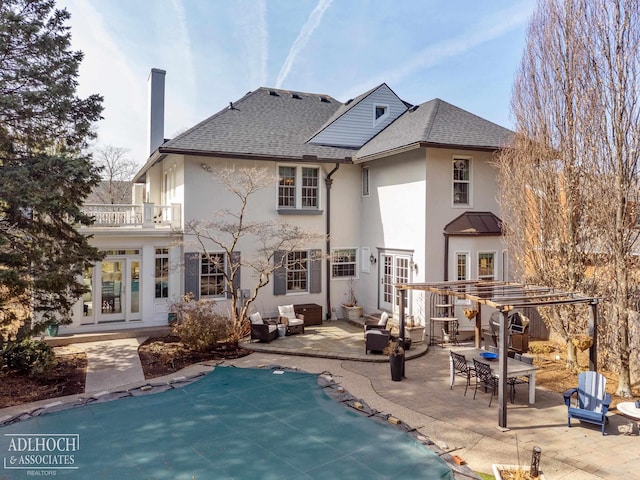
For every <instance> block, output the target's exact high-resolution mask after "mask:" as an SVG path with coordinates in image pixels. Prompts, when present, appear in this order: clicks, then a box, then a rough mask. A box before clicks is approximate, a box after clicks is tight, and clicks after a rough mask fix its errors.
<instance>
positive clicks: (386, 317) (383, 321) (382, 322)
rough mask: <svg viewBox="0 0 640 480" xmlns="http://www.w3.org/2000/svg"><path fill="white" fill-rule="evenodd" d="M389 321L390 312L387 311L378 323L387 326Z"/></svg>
mask: <svg viewBox="0 0 640 480" xmlns="http://www.w3.org/2000/svg"><path fill="white" fill-rule="evenodd" d="M388 321H389V314H388V313H387V312H382V314H381V315H380V320H379V321H378V325H380V326H381V327H386V326H387V322H388Z"/></svg>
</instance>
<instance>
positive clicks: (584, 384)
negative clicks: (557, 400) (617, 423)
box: [564, 371, 611, 435]
mask: <svg viewBox="0 0 640 480" xmlns="http://www.w3.org/2000/svg"><path fill="white" fill-rule="evenodd" d="M606 387H607V378H606V377H605V376H604V375H601V374H600V373H598V372H591V371H589V372H582V373H581V374H580V375H578V388H570V389H569V390H567V391H566V392H565V393H564V403H565V404H566V405H567V409H568V413H567V425H568V426H569V427H571V419H572V418H576V419H578V420H580V421H582V422H589V423H593V424H596V425H600V426H601V427H602V435H604V426H605V424H606V423H607V422H608V421H609V419H608V418H607V412H608V411H609V404H610V403H611V396H610V395H609V394H608V393H606ZM574 394H575V395H576V399H575V401H574V403H573V406H572V405H571V403H572V402H571V397H573V395H574Z"/></svg>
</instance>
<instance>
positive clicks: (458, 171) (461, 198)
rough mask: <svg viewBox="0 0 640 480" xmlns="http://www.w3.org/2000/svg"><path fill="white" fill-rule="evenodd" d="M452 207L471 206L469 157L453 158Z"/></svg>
mask: <svg viewBox="0 0 640 480" xmlns="http://www.w3.org/2000/svg"><path fill="white" fill-rule="evenodd" d="M452 178H453V188H452V192H453V205H454V206H469V205H471V157H453V162H452Z"/></svg>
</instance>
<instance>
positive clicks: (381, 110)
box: [373, 104, 389, 126]
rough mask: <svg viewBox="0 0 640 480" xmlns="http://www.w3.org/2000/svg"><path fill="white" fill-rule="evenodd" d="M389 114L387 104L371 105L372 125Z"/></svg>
mask: <svg viewBox="0 0 640 480" xmlns="http://www.w3.org/2000/svg"><path fill="white" fill-rule="evenodd" d="M388 116H389V105H379V104H376V105H374V106H373V125H374V126H376V125H378V124H379V123H380V122H382V121H383V120H384V119H385V118H387V117H388Z"/></svg>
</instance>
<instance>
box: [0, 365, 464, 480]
mask: <svg viewBox="0 0 640 480" xmlns="http://www.w3.org/2000/svg"><path fill="white" fill-rule="evenodd" d="M317 378H318V377H317V375H313V374H308V373H302V372H291V371H284V372H283V373H281V374H274V372H273V371H272V370H269V369H245V368H233V367H216V369H215V370H214V371H213V372H211V373H210V374H208V375H206V376H205V377H203V378H202V379H200V380H198V381H196V382H194V383H191V384H189V385H186V386H184V387H181V388H176V389H174V390H170V391H166V392H163V393H158V394H153V395H144V396H135V397H127V398H122V399H119V400H116V401H111V402H103V403H93V404H88V405H85V406H82V407H78V408H73V409H70V410H65V411H61V412H56V413H51V414H47V415H42V416H39V417H35V418H32V419H29V420H25V421H21V422H17V423H13V424H11V425H7V426H5V427H2V428H0V456H2V461H3V465H2V467H3V469H2V470H0V479H4V478H7V479H14V478H19V479H25V478H34V477H35V474H33V473H31V474H30V473H29V472H33V471H37V472H39V473H40V474H39V475H38V477H39V478H42V477H43V475H42V473H43V472H49V475H48V476H52V475H51V472H55V476H56V478H58V477H63V478H73V479H75V478H78V479H80V478H81V479H87V478H88V479H91V480H102V479H109V480H111V479H125V478H130V479H188V480H194V479H195V480H204V479H222V480H226V479H235V480H244V479H247V480H261V479H266V480H270V479H274V480H275V479H290V480H303V479H305V480H309V479H332V480H348V479H363V478H367V479H394V480H403V479H407V480H409V479H410V480H415V479H418V478H425V479H440V478H442V479H453V475H452V473H451V470H450V469H449V467H448V466H447V465H446V464H445V463H444V462H443V461H442V460H441V459H440V458H439V457H438V456H437V455H436V454H435V453H434V452H432V451H431V450H429V449H428V448H426V447H425V446H423V445H421V444H420V443H419V442H417V441H416V440H414V439H413V438H412V437H411V436H410V435H408V434H407V433H406V432H403V431H400V430H398V429H396V428H393V427H391V426H388V425H384V424H381V423H379V422H376V421H372V420H370V419H367V418H366V417H364V416H362V415H360V414H359V413H357V412H354V411H352V410H349V409H347V408H345V407H344V406H342V405H340V404H339V403H337V402H336V401H334V400H332V399H331V398H329V397H328V396H327V395H326V393H325V392H324V391H323V389H322V388H321V387H320V386H319V385H318V383H317ZM56 435H57V436H56ZM51 438H54V439H57V441H58V444H57V445H56V443H55V441H56V440H50V439H51ZM29 439H31V440H32V442H31V445H30V451H27V450H22V451H21V450H20V448H19V447H21V446H22V447H26V446H28V440H29ZM34 439H35V440H37V441H40V443H39V444H38V443H37V441H36V442H35V443H34ZM62 439H65V440H62ZM75 442H77V445H76V444H75ZM38 445H40V446H42V447H43V449H41V450H40V451H38V452H35V451H34V448H35V447H37V446H38ZM47 446H52V447H56V448H54V449H53V450H52V451H46V450H45V449H44V447H47ZM74 446H77V447H78V448H76V449H72V448H66V449H65V447H74ZM59 447H62V448H59ZM28 455H31V456H35V457H33V458H30V457H27V456H28ZM38 455H39V456H40V457H39V458H38V457H37V456H38ZM46 455H50V457H48V458H45V456H46ZM54 455H55V456H58V457H59V458H57V459H55V461H56V462H58V463H55V464H48V466H49V468H40V466H41V465H42V464H40V463H38V464H34V463H30V462H31V461H35V460H48V461H52V460H54V458H53V456H54ZM70 456H71V458H70ZM64 462H67V463H66V464H65V463H64ZM69 462H73V463H72V464H69ZM18 467H19V468H18Z"/></svg>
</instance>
